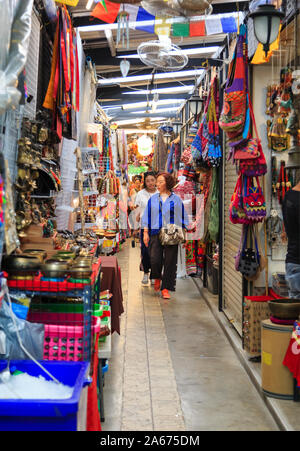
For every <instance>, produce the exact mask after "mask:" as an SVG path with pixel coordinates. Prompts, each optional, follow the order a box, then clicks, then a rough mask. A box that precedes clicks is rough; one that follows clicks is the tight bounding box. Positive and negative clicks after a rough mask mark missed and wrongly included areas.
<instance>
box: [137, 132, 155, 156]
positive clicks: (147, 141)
mask: <svg viewBox="0 0 300 451" xmlns="http://www.w3.org/2000/svg"><path fill="white" fill-rule="evenodd" d="M137 145H138V153H139V154H141V155H143V157H147V156H148V155H150V153H152V148H153V142H152V139H151V138H150V137H149V136H147V135H143V136H141V137H140V138H139V139H138V140H137Z"/></svg>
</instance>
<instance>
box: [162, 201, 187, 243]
mask: <svg viewBox="0 0 300 451" xmlns="http://www.w3.org/2000/svg"><path fill="white" fill-rule="evenodd" d="M182 208H184V207H183V206H182ZM163 222H164V221H163V214H162V202H161V201H160V202H159V229H160V230H159V234H158V238H159V241H160V243H161V244H162V245H163V246H174V245H177V244H181V243H184V242H185V240H186V238H185V231H184V229H183V228H182V227H180V226H178V225H177V224H175V218H174V202H172V201H171V202H170V224H166V225H164V224H163Z"/></svg>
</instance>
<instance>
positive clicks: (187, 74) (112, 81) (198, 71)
mask: <svg viewBox="0 0 300 451" xmlns="http://www.w3.org/2000/svg"><path fill="white" fill-rule="evenodd" d="M203 71H204V69H196V70H183V71H176V72H163V73H159V74H154V77H153V75H152V74H147V75H132V76H129V77H116V78H107V79H103V78H100V79H98V86H109V85H112V84H120V83H130V82H135V81H147V80H152V77H153V78H154V81H155V80H163V79H165V78H184V77H191V76H194V75H201V74H202V73H203Z"/></svg>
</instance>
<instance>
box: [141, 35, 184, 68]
mask: <svg viewBox="0 0 300 451" xmlns="http://www.w3.org/2000/svg"><path fill="white" fill-rule="evenodd" d="M137 53H138V55H139V57H140V60H141V61H142V62H143V63H144V64H145V65H146V66H150V67H154V68H156V69H161V70H166V71H172V70H174V71H178V70H181V69H183V68H184V67H185V66H186V65H187V63H188V57H187V55H185V54H184V53H183V52H182V51H181V49H180V47H178V46H177V45H174V44H172V42H171V40H170V39H164V40H161V39H160V40H158V41H146V42H143V43H142V44H140V45H139V46H138V48H137Z"/></svg>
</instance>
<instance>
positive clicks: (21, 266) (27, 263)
mask: <svg viewBox="0 0 300 451" xmlns="http://www.w3.org/2000/svg"><path fill="white" fill-rule="evenodd" d="M40 267H41V262H40V260H39V259H38V258H37V257H36V256H34V255H26V254H18V255H15V254H13V255H6V256H4V257H3V261H2V268H3V269H4V271H7V272H8V273H9V274H16V275H18V276H22V274H27V275H28V274H29V273H30V274H33V275H34V274H35V273H36V272H37V271H39V269H40Z"/></svg>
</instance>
